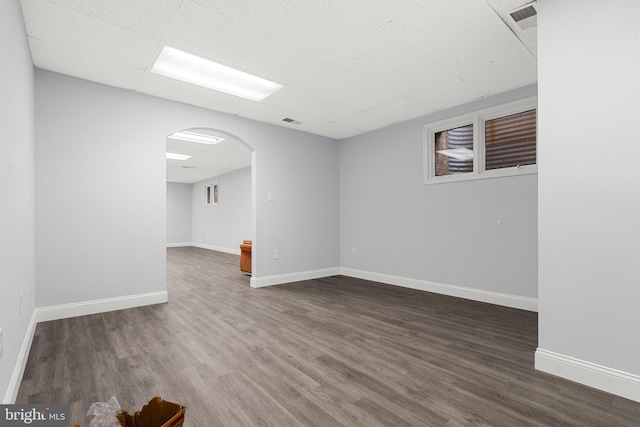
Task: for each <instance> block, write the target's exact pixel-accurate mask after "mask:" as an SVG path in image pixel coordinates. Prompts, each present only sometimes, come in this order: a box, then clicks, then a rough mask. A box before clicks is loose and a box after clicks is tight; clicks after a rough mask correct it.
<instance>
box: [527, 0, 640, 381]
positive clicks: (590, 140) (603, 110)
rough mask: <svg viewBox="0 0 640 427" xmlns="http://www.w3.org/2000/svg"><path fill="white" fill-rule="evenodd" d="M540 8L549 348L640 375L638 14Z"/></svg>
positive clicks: (542, 238) (635, 7)
mask: <svg viewBox="0 0 640 427" xmlns="http://www.w3.org/2000/svg"><path fill="white" fill-rule="evenodd" d="M538 4H539V5H540V14H539V28H538V39H539V41H538V43H539V48H540V58H539V73H540V74H539V88H540V122H539V123H540V126H539V135H540V162H539V163H540V169H539V250H540V252H539V254H540V256H539V277H540V283H539V288H540V298H539V308H540V324H539V330H540V333H539V340H540V341H539V347H540V348H541V349H544V350H548V351H552V352H556V353H559V354H562V355H566V356H570V357H574V358H577V359H580V360H584V361H588V362H592V363H595V364H598V365H603V366H606V367H610V368H613V369H617V370H620V371H624V372H628V373H631V374H635V375H640V363H638V361H639V360H640V359H639V355H640V338H639V336H640V335H639V332H638V326H639V325H640V310H639V309H638V302H639V301H640V268H639V267H638V254H640V227H639V226H638V218H640V186H639V183H640V168H638V166H637V159H638V157H639V156H640V144H639V143H638V136H637V132H636V131H634V129H635V128H634V126H635V124H636V123H637V122H638V115H639V113H640V109H639V108H638V100H639V99H640V85H639V84H638V76H640V61H639V58H638V43H639V41H640V31H639V30H638V25H637V17H638V15H640V3H639V2H637V1H624V2H616V7H612V6H611V4H610V3H607V2H584V1H579V0H565V1H561V2H539V3H538ZM577 9H579V10H580V18H579V19H575V18H576V16H575V11H576V10H577ZM558 64H562V65H561V66H558Z"/></svg>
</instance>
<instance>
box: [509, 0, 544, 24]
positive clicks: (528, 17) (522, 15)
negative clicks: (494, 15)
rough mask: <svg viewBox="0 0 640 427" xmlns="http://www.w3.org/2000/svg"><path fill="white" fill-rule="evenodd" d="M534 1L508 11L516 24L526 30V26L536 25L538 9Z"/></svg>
mask: <svg viewBox="0 0 640 427" xmlns="http://www.w3.org/2000/svg"><path fill="white" fill-rule="evenodd" d="M536 6H537V5H536V2H535V1H534V2H533V3H529V4H525V5H524V6H522V7H519V8H517V9H516V10H514V11H512V12H511V13H509V15H511V18H513V20H514V21H515V22H516V24H518V26H519V27H520V28H521V29H523V30H526V29H527V28H531V27H535V26H537V25H538V11H537V10H536Z"/></svg>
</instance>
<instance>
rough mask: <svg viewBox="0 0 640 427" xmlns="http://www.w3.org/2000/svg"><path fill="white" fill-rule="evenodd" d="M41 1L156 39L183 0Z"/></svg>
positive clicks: (159, 38) (161, 33) (164, 29)
mask: <svg viewBox="0 0 640 427" xmlns="http://www.w3.org/2000/svg"><path fill="white" fill-rule="evenodd" d="M44 1H48V2H50V3H53V4H56V5H59V6H63V7H65V8H68V9H71V10H74V11H76V12H79V13H82V14H83V15H87V16H91V17H93V18H96V19H99V20H101V21H104V22H108V23H110V24H112V25H116V26H119V27H122V28H126V29H128V30H131V31H134V32H136V33H140V34H144V35H146V36H148V37H152V38H154V39H156V40H161V39H162V38H163V37H164V35H165V33H166V31H167V28H169V25H170V24H171V21H172V20H173V17H174V16H175V14H176V13H177V11H178V8H179V7H180V5H181V4H182V2H183V0H161V1H158V0H135V1H131V0H109V1H96V0H38V3H43V2H44ZM23 2H24V0H23Z"/></svg>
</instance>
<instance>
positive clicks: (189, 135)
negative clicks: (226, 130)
mask: <svg viewBox="0 0 640 427" xmlns="http://www.w3.org/2000/svg"><path fill="white" fill-rule="evenodd" d="M167 138H171V139H179V140H181V141H190V142H198V143H200V144H208V145H216V144H217V143H219V142H222V141H224V138H223V137H221V136H212V135H205V134H203V133H196V132H189V131H187V130H183V131H180V132H176V133H172V134H171V135H169V136H168V137H167Z"/></svg>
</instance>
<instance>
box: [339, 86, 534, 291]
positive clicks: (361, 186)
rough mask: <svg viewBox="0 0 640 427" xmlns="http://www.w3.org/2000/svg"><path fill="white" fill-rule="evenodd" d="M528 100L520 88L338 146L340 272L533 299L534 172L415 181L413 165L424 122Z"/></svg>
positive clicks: (418, 173) (418, 174)
mask: <svg viewBox="0 0 640 427" xmlns="http://www.w3.org/2000/svg"><path fill="white" fill-rule="evenodd" d="M535 94H536V87H535V86H529V87H525V88H522V89H519V90H516V91H512V92H510V93H506V94H503V95H501V96H497V97H493V98H488V99H484V100H482V101H479V102H475V103H473V104H468V105H464V106H461V107H458V108H455V109H452V110H448V111H443V112H440V113H437V114H433V115H430V116H427V117H423V118H419V119H416V120H411V121H409V122H406V123H402V124H398V125H395V126H391V127H387V128H384V129H381V130H378V131H374V132H370V133H367V134H364V135H360V136H356V137H352V138H349V139H346V140H344V141H343V142H341V144H340V213H341V223H340V228H341V239H340V253H341V257H340V261H341V266H342V267H347V268H353V269H358V270H364V271H368V272H375V273H383V274H390V275H395V276H402V277H408V278H412V279H420V280H426V281H431V282H437V283H443V284H448V285H457V286H464V287H469V288H476V289H481V290H486V291H492V292H500V293H505V294H511V295H517V296H524V297H532V298H535V297H536V296H537V280H538V278H537V198H536V192H537V183H536V180H537V177H536V175H535V174H534V175H525V176H517V177H508V178H506V177H505V178H493V179H483V180H478V181H467V182H455V183H445V184H438V185H424V184H423V160H422V155H423V126H424V125H425V124H428V123H431V122H435V121H438V120H442V119H445V118H450V117H454V116H457V115H460V114H464V113H468V112H473V111H477V110H479V109H482V108H487V107H490V106H494V105H498V104H502V103H505V102H508V101H513V100H516V99H520V98H524V97H527V96H532V95H535ZM499 221H500V223H499ZM353 246H355V247H356V252H357V254H356V255H352V254H351V248H352V247H353Z"/></svg>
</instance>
